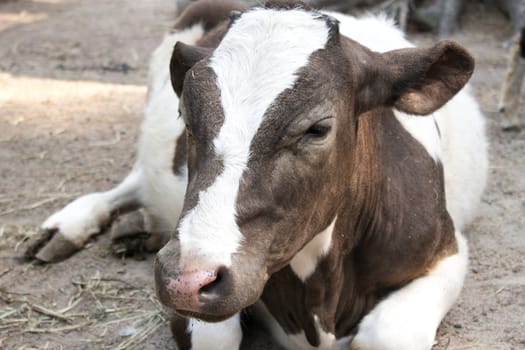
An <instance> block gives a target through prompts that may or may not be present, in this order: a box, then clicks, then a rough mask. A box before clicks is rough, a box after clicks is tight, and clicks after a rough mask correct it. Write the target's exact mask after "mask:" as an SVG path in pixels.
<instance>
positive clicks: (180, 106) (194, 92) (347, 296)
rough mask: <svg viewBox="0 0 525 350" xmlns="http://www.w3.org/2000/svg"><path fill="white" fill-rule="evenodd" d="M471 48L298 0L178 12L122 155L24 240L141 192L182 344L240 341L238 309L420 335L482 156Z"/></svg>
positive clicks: (300, 334)
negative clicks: (98, 182)
mask: <svg viewBox="0 0 525 350" xmlns="http://www.w3.org/2000/svg"><path fill="white" fill-rule="evenodd" d="M198 4H199V3H197V4H195V5H192V6H190V7H188V9H187V10H186V11H191V10H192V8H193V6H198ZM208 4H209V3H208ZM188 13H189V12H187V13H186V14H183V16H184V15H188ZM187 22H188V23H193V21H187ZM200 22H201V23H204V21H200ZM176 41H179V42H178V43H177V44H176V45H175V49H174V51H173V55H172V56H171V62H170V63H169V66H170V73H168V70H167V66H168V61H169V60H170V48H171V47H172V46H173V44H174V43H175V42H176ZM184 42H185V43H186V44H184ZM190 44H191V45H190ZM194 44H198V45H199V46H193V45H194ZM473 66H474V63H473V59H472V58H471V56H470V55H469V54H468V53H467V52H466V51H465V50H464V49H463V48H461V47H460V46H459V45H457V44H455V43H453V42H450V41H446V42H440V43H438V44H436V45H434V46H432V47H429V48H413V47H412V45H411V44H410V43H409V42H408V41H406V40H405V39H404V38H403V35H402V33H401V32H400V31H398V30H397V29H395V28H394V27H393V26H392V25H391V24H390V23H388V21H385V20H384V19H381V18H372V17H370V18H363V19H356V18H353V17H349V16H344V15H340V14H336V13H328V14H327V13H320V12H317V11H313V10H311V9H309V8H307V7H306V6H304V5H300V4H295V3H293V4H290V5H276V4H268V5H267V6H266V7H259V8H254V9H251V10H248V11H245V12H243V13H239V12H235V13H234V14H233V15H232V16H231V19H230V20H228V21H226V22H224V23H222V24H217V26H216V27H215V28H213V29H210V30H209V31H208V32H205V31H204V29H203V27H202V25H200V24H197V25H194V26H192V27H190V28H185V29H182V28H181V29H180V30H177V31H176V32H175V33H173V34H171V35H169V36H168V37H166V39H165V40H164V42H163V43H162V44H161V46H160V47H159V49H157V51H156V52H155V53H154V55H153V60H152V64H151V72H152V74H151V79H150V85H149V95H148V102H147V107H146V116H145V120H144V122H143V126H142V128H141V137H140V140H139V152H138V160H137V165H136V166H135V168H134V170H133V171H132V173H131V174H130V175H129V176H128V178H127V179H126V180H124V182H123V183H122V184H121V185H119V186H118V187H117V188H116V189H114V190H111V191H109V192H105V193H98V194H91V195H88V196H85V197H81V198H79V199H77V200H76V201H75V202H73V203H71V204H69V205H68V206H67V207H65V208H64V209H63V210H62V211H59V212H58V213H56V214H54V215H53V216H51V217H50V218H49V219H48V220H47V221H46V222H45V223H44V225H43V229H44V232H47V235H45V234H44V235H42V236H40V237H41V239H40V240H38V239H37V241H38V243H34V244H33V245H32V248H31V249H30V251H29V253H30V255H36V257H39V258H41V259H43V260H55V259H58V258H61V257H63V256H65V255H67V254H69V253H70V252H71V251H72V250H73V249H78V248H80V247H81V246H82V244H83V243H84V242H85V241H86V239H87V238H88V237H89V235H90V234H92V233H94V232H96V231H98V230H100V227H101V225H102V224H104V223H107V222H108V221H109V220H110V218H111V213H112V212H113V213H114V212H116V211H118V210H120V209H122V208H124V207H136V206H141V207H144V208H145V210H146V212H147V214H148V215H149V216H147V220H146V223H149V224H148V225H150V227H153V228H150V234H151V236H150V237H149V242H150V243H151V242H154V243H155V244H153V246H158V245H160V243H159V242H163V241H164V238H159V237H162V236H159V235H158V233H160V232H166V231H168V232H169V231H170V230H173V231H174V232H175V234H174V235H173V237H171V239H170V241H169V242H168V243H167V244H166V245H165V246H164V247H163V248H162V249H161V250H160V251H159V252H158V255H157V261H156V267H155V279H156V285H157V291H158V295H159V298H160V300H161V301H162V303H164V304H165V305H166V306H167V307H169V308H170V309H172V310H173V311H174V312H175V314H174V316H173V319H172V330H173V334H174V337H175V340H176V342H177V344H178V346H179V348H181V349H237V348H239V346H240V343H241V340H242V329H241V321H242V320H241V319H242V317H244V315H245V313H244V311H246V310H249V312H248V313H247V314H249V315H251V316H253V317H255V318H256V319H257V320H259V321H260V322H261V323H262V324H263V325H264V326H265V327H267V328H268V330H269V332H270V333H271V334H272V335H273V336H274V337H275V339H276V340H277V341H278V342H279V343H280V344H281V345H282V346H284V347H285V348H287V349H344V348H348V346H350V348H351V349H361V350H363V349H377V350H380V349H381V350H385V349H404V350H410V349H430V348H431V347H432V343H433V339H434V336H435V332H436V329H437V327H438V325H439V323H440V321H441V319H442V318H443V316H444V315H445V313H446V312H447V311H448V309H449V308H450V307H451V305H452V303H453V302H454V300H455V299H456V298H457V296H458V294H459V292H460V289H461V286H462V283H463V278H464V276H465V273H466V270H467V246H466V242H465V239H464V238H463V236H462V235H461V233H460V231H459V230H460V229H461V227H462V226H463V225H464V224H465V223H466V222H467V221H468V220H469V219H470V218H471V217H472V215H473V213H474V208H475V206H476V203H477V202H478V201H479V197H480V195H481V192H482V190H483V187H484V182H485V174H486V170H487V160H486V142H485V138H484V130H483V119H482V116H481V114H480V112H479V109H478V106H477V104H476V103H475V101H474V100H473V99H472V98H471V96H470V94H469V93H468V91H467V90H465V89H463V90H461V89H462V87H463V86H464V85H465V84H466V82H467V80H468V79H469V77H470V75H471V73H472V70H473ZM169 76H171V82H172V85H173V88H174V90H175V92H176V93H177V95H178V96H179V98H180V102H179V99H178V98H177V97H176V96H175V95H172V92H171V89H170V88H169V87H168V85H169V83H167V81H168V80H169ZM454 95H456V96H455V97H453V96H454ZM447 102H448V103H447ZM178 110H180V117H179V118H177V117H176V116H177V114H178ZM445 198H447V200H446V201H445ZM152 224H153V225H152ZM158 227H161V228H160V229H158ZM70 229H71V231H68V230H70ZM50 236H52V238H51V240H50V241H49V243H46V241H47V239H48V238H49V237H50ZM53 242H55V243H53ZM56 242H59V243H56ZM63 242H67V244H64V243H63ZM64 247H66V248H64ZM197 319H199V320H203V321H205V322H201V321H198V320H197Z"/></svg>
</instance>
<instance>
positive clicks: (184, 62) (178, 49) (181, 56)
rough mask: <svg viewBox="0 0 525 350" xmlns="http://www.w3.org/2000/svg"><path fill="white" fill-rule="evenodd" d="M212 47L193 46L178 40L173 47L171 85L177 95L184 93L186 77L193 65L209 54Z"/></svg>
mask: <svg viewBox="0 0 525 350" xmlns="http://www.w3.org/2000/svg"><path fill="white" fill-rule="evenodd" d="M210 53H211V49H208V48H203V47H198V46H191V45H187V44H184V43H183V42H180V41H178V42H177V43H176V44H175V47H174V48H173V54H172V55H171V61H170V76H171V85H172V86H173V90H175V93H176V94H177V96H179V97H180V95H181V93H182V86H183V85H184V77H185V76H186V72H187V71H188V70H189V69H190V68H191V67H193V65H194V64H195V63H197V62H199V61H200V60H202V59H203V58H205V57H207V56H209V55H210Z"/></svg>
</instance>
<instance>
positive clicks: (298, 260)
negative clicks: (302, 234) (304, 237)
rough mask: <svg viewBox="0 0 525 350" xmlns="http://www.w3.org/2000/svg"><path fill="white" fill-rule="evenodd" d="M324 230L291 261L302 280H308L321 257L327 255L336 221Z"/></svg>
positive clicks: (292, 266) (294, 270)
mask: <svg viewBox="0 0 525 350" xmlns="http://www.w3.org/2000/svg"><path fill="white" fill-rule="evenodd" d="M336 220H337V217H336V218H335V219H334V220H333V221H332V223H331V224H330V225H328V227H327V228H326V229H324V230H323V231H322V232H320V233H318V234H317V235H316V236H315V237H314V238H313V239H312V240H311V241H310V242H308V243H307V244H306V245H305V246H304V247H303V249H301V250H300V251H299V252H298V253H297V254H296V255H295V256H294V257H293V259H292V260H291V261H290V267H291V268H292V271H293V272H295V274H296V275H297V277H299V278H300V279H301V281H303V282H304V281H306V279H307V278H308V277H310V275H311V274H312V273H314V271H315V269H316V268H317V263H318V262H319V259H321V258H322V257H323V256H325V255H326V254H327V253H328V251H329V250H330V247H331V244H332V232H333V231H334V226H335V221H336Z"/></svg>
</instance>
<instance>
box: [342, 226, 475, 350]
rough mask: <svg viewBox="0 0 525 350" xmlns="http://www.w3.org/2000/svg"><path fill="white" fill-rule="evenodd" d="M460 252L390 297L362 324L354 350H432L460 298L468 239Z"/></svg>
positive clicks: (461, 240) (460, 241) (460, 244)
mask: <svg viewBox="0 0 525 350" xmlns="http://www.w3.org/2000/svg"><path fill="white" fill-rule="evenodd" d="M456 240H457V242H458V252H457V253H456V254H455V255H452V256H449V257H446V258H444V259H443V260H441V261H440V262H439V263H438V264H437V265H436V267H435V268H434V269H433V270H431V271H430V272H429V273H428V274H427V275H425V276H424V277H420V278H418V279H416V280H414V281H412V282H410V283H409V284H408V285H406V286H404V287H403V288H401V289H399V290H397V291H395V292H393V293H392V294H390V295H388V296H387V297H386V298H385V299H384V300H383V301H381V302H380V303H379V304H377V306H376V307H375V308H374V309H372V311H371V312H370V313H369V314H368V315H366V316H365V317H364V318H363V320H362V321H361V323H360V324H359V328H358V332H357V334H356V336H355V338H354V340H353V341H352V344H351V347H350V349H351V350H399V349H403V350H430V349H431V348H432V344H433V343H434V338H435V335H436V330H437V328H438V326H439V324H440V322H441V320H442V319H443V317H444V316H445V314H446V313H447V312H448V310H449V309H450V307H451V306H452V304H453V303H454V301H455V300H456V299H457V297H458V296H459V293H460V291H461V287H462V286H463V280H464V278H465V274H466V272H467V266H468V248H467V243H466V240H465V238H464V237H463V236H462V234H461V233H460V232H458V231H456Z"/></svg>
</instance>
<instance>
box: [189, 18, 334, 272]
mask: <svg viewBox="0 0 525 350" xmlns="http://www.w3.org/2000/svg"><path fill="white" fill-rule="evenodd" d="M327 40H328V27H327V25H326V22H325V21H324V20H323V19H322V18H320V15H318V14H315V13H311V12H306V11H304V10H299V9H297V10H287V11H284V10H269V9H255V10H252V11H250V12H247V13H244V14H243V15H242V16H241V17H240V18H238V19H237V20H235V22H234V23H233V24H232V26H231V27H230V29H229V30H228V32H227V33H226V36H225V37H224V39H223V40H222V42H221V43H220V45H219V47H217V49H216V50H215V51H214V54H213V56H212V57H211V59H210V67H211V68H212V69H213V71H214V72H215V74H216V77H217V82H216V83H217V87H218V89H219V91H220V99H221V105H222V109H223V112H224V124H223V125H222V127H221V129H220V131H219V133H218V135H217V137H216V138H215V140H214V141H213V145H214V147H215V153H216V155H217V156H218V157H219V158H220V159H222V161H223V166H224V168H223V170H222V172H221V174H220V175H219V176H218V177H217V178H216V179H215V182H214V183H213V184H212V185H211V186H210V187H209V188H208V189H206V190H205V191H202V192H200V193H199V201H198V203H197V205H196V206H195V208H194V209H193V210H191V211H190V212H189V213H188V214H187V215H186V217H185V218H184V219H183V220H182V222H181V224H180V227H179V239H180V242H181V261H182V262H183V264H184V261H185V259H188V260H189V259H192V258H195V257H197V256H198V257H199V258H200V259H203V260H205V261H207V262H208V263H213V264H224V265H225V266H230V265H231V255H232V254H233V253H234V252H235V251H237V248H238V247H239V245H240V243H241V241H242V239H243V235H242V233H241V232H240V230H239V227H238V225H237V223H236V221H235V217H236V210H235V203H236V199H237V193H238V189H239V182H240V180H241V177H242V175H243V172H244V171H245V170H246V165H247V164H248V160H249V157H250V145H251V142H252V139H253V138H254V136H255V134H256V133H257V130H258V128H259V126H260V125H261V122H262V120H263V116H264V114H265V112H266V110H267V109H268V107H269V106H270V105H271V104H272V102H273V101H275V99H276V98H277V96H279V94H280V93H281V92H283V91H284V90H285V89H287V88H291V87H293V85H294V83H295V81H296V80H297V72H298V70H299V69H300V68H302V67H304V66H305V65H306V64H307V63H308V59H309V57H310V55H311V54H312V53H313V52H315V51H317V50H319V49H322V48H324V47H325V45H326V42H327Z"/></svg>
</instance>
